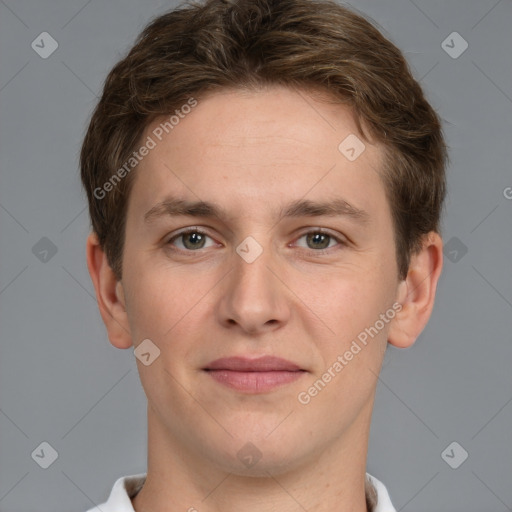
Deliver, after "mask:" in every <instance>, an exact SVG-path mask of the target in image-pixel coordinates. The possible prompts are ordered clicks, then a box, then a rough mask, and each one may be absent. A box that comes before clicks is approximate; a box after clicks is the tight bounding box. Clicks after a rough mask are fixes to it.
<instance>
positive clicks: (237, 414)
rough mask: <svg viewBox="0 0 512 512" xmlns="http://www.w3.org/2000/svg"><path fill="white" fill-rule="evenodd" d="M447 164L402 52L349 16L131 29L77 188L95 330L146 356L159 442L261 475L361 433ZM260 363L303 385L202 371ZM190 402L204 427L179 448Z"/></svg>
mask: <svg viewBox="0 0 512 512" xmlns="http://www.w3.org/2000/svg"><path fill="white" fill-rule="evenodd" d="M445 162H446V147H445V144H444V141H443V137H442V131H441V126H440V122H439V119H438V117H437V115H436V113H435V111H434V110H433V109H432V107H431V106H430V105H429V103H428V102H427V100H426V99H425V97H424V94H423V92H422V90H421V87H420V85H419V84H418V83H417V82H416V81H415V80H414V78H413V77H412V75H411V73H410V70H409V68H408V66H407V63H406V61H405V59H404V58H403V56H402V54H401V52H400V51H399V50H398V49H397V48H396V47H395V46H394V45H393V44H392V43H391V42H390V41H389V40H387V39H386V38H385V37H383V36H382V34H381V33H380V32H379V31H378V30H377V29H376V28H374V27H373V26H372V25H371V24H370V23H369V22H368V21H366V20H365V19H364V18H363V17H362V16H360V15H358V14H356V13H354V12H353V11H351V10H348V9H345V8H343V7H341V6H339V5H338V4H336V3H333V2H329V1H325V0H323V1H314V0H313V1H311V0H279V1H273V0H251V1H246V0H238V1H233V2H222V1H220V0H216V1H207V2H206V3H201V4H192V5H187V6H185V7H183V8H181V9H178V10H175V11H172V12H170V13H168V14H165V15H163V16H160V17H158V18H157V19H155V20H154V21H153V22H151V23H150V24H149V25H148V26H147V28H146V29H145V30H144V31H143V33H142V34H141V35H140V37H139V38H138V40H137V42H136V44H135V46H134V47H133V48H132V49H131V51H130V52H129V53H128V55H127V56H126V57H125V58H124V59H123V60H121V61H120V62H119V63H118V64H116V66H115V67H114V68H113V69H112V71H111V72H110V74H109V75H108V78H107V80H106V82H105V86H104V90H103V94H102V97H101V99H100V101H99V103H98V106H97V107H96V109H95V111H94V113H93V116H92V119H91V122H90V125H89V129H88V131H87V134H86V136H85V140H84V143H83V147H82V152H81V173H82V174H81V175H82V181H83V184H84V187H85V190H86V192H87V196H88V201H89V212H90V217H91V222H92V231H93V233H92V234H91V236H90V238H89V241H88V264H89V270H90V272H91V276H92V278H93V281H94V284H95V288H96V292H97V297H98V303H99V306H100V310H101V313H102V316H103V319H104V321H105V324H106V325H107V330H108V333H109V338H110V341H111V342H112V343H113V344H114V345H115V346H117V347H119V348H129V347H131V346H135V347H137V346H138V345H139V344H140V343H141V342H142V341H143V340H145V339H150V340H151V343H152V344H153V345H154V346H156V347H158V349H159V351H160V357H158V358H157V359H155V361H154V362H153V363H152V364H151V365H149V366H147V367H146V366H145V365H143V364H142V363H141V362H140V361H139V362H138V364H139V368H140V373H141V380H142V383H143V386H144V388H145V391H146V394H147V396H148V400H149V403H150V407H152V409H153V414H154V416H155V417H158V418H159V421H160V424H161V425H165V429H167V431H168V432H172V434H173V436H174V438H175V439H180V442H181V445H182V446H190V447H192V446H199V448H198V451H197V453H198V454H199V453H202V454H203V455H205V456H206V457H207V458H210V459H211V461H217V462H216V463H218V464H220V465H223V466H224V467H225V468H226V469H229V470H230V471H233V467H234V465H236V464H239V463H238V462H237V461H236V457H234V455H233V453H231V452H230V449H229V446H230V445H231V444H233V437H234V438H237V443H238V445H239V446H240V445H243V444H244V442H245V441H248V440H251V439H252V440H254V441H255V443H254V444H256V445H257V446H258V447H259V448H260V449H261V450H262V451H263V453H266V454H267V458H266V460H267V461H268V464H271V465H272V466H268V467H273V468H274V469H275V468H276V467H277V466H276V464H277V465H278V464H282V465H283V467H284V463H283V462H282V461H283V460H285V459H286V460H287V461H290V464H291V463H295V464H299V463H300V462H301V461H302V462H304V461H306V460H307V459H308V457H311V456H312V453H318V451H319V450H321V449H322V447H323V448H326V447H327V446H328V445H329V442H331V443H332V442H334V440H335V439H337V438H338V437H339V436H340V433H342V432H347V431H349V430H350V428H351V427H352V426H353V425H354V424H355V423H356V421H363V419H362V418H364V421H366V423H365V424H366V425H367V423H368V422H369V417H370V411H371V404H372V398H373V393H374V391H375V385H376V375H377V374H378V372H379V369H380V364H381V362H382V356H383V352H384V350H385V348H386V345H387V343H388V342H390V343H392V344H394V345H396V346H398V347H408V346H410V345H412V343H414V341H415V339H416V338H417V336H418V335H419V333H420V332H421V330H422V329H423V327H424V326H425V324H426V322H427V321H428V318H429V316H430V314H431V310H432V307H433V300H434V295H435V289H436V283H437V280H438V277H439V274H440V272H441V266H442V252H441V245H442V244H441V239H440V236H439V231H440V216H441V210H442V203H443V199H444V195H445V172H444V169H445ZM191 203H194V204H191ZM194 226H197V230H196V232H195V233H194V234H189V235H187V236H184V235H183V232H184V231H185V230H184V228H185V227H186V228H187V229H188V230H189V231H190V230H191V229H190V228H191V227H194ZM197 231H199V233H197ZM244 253H245V254H244ZM249 254H250V257H245V258H244V256H246V255H249ZM363 333H366V338H365V336H364V334H363ZM363 339H364V341H363ZM355 340H359V343H357V342H356V344H355V345H354V344H353V342H354V341H355ZM356 346H357V347H359V350H357V348H355V347H356ZM347 351H348V352H350V351H351V353H352V356H349V355H348V354H347ZM262 354H265V355H268V354H273V355H276V356H279V357H282V358H285V359H288V360H291V361H293V362H295V363H297V365H298V366H300V368H301V370H302V372H303V374H302V375H301V377H300V378H299V380H298V381H296V382H294V383H291V384H288V385H284V386H281V387H278V388H277V389H276V390H274V391H272V392H269V393H261V394H244V393H240V392H235V391H228V388H226V387H225V386H224V387H223V385H222V384H217V383H216V384H215V385H213V386H211V381H210V379H211V376H210V373H209V369H208V364H209V363H210V362H211V361H213V360H214V359H218V358H221V357H226V356H247V357H255V356H257V355H262ZM343 354H347V357H346V358H343V357H342V359H343V361H345V362H343V363H342V362H341V360H340V359H338V356H343ZM356 354H357V355H356ZM336 362H338V365H336ZM340 365H341V366H342V368H341V369H340ZM324 376H325V378H324ZM319 380H320V381H321V382H319ZM299 382H300V383H299ZM315 383H316V384H315ZM217 386H220V387H217ZM312 388H315V389H316V392H315V391H314V390H313V389H312ZM185 390H186V391H185ZM308 390H309V391H308ZM188 393H189V394H191V395H192V396H194V397H195V398H196V399H197V400H199V401H200V402H201V403H203V404H211V405H212V407H213V410H215V411H216V412H217V416H218V418H219V421H218V422H213V421H211V418H210V420H208V419H207V421H206V422H203V423H199V422H198V423H196V426H195V427H193V428H191V425H192V424H193V423H194V421H195V420H198V419H199V417H200V416H201V415H202V414H204V411H201V409H200V408H198V407H197V404H196V403H195V402H194V401H193V400H191V399H190V396H188ZM301 393H302V394H301ZM300 397H302V398H300ZM308 397H309V398H308ZM313 398H314V399H313ZM290 400H292V401H293V407H297V410H298V411H299V414H296V415H295V419H294V418H291V419H290V420H287V423H286V425H284V428H281V429H280V430H279V431H278V432H276V434H275V435H272V436H271V437H267V434H268V432H270V431H271V430H272V428H274V427H275V425H277V424H278V423H279V422H280V421H281V420H282V417H284V415H285V414H283V413H285V412H287V411H285V409H287V408H288V406H287V405H286V404H288V405H289V406H290V407H289V408H290V409H291V408H292V404H291V403H290V402H289V401H290ZM340 403H343V407H340V408H339V410H337V411H336V412H335V413H334V414H333V415H332V416H333V418H332V421H326V422H325V424H322V425H320V426H318V428H317V429H315V428H314V426H315V425H318V421H317V418H318V417H321V416H320V415H322V414H323V415H324V417H327V418H328V415H329V414H330V412H329V411H332V408H333V406H335V404H340ZM276 406H278V407H277V408H276ZM308 422H309V423H308ZM219 425H221V426H219ZM304 425H309V427H307V428H309V430H310V431H309V432H307V431H305V429H304ZM313 430H314V432H313V433H311V431H313ZM279 432H281V434H280V433H279ZM230 436H231V440H230ZM301 436H302V437H301ZM306 438H307V439H308V442H306V443H304V440H305V439H306ZM199 439H202V440H203V441H202V442H199V444H198V440H199ZM297 442H299V443H300V442H302V444H301V445H300V446H304V448H301V449H298V450H297V449H296V448H295V449H292V447H293V446H296V445H297ZM308 443H309V444H308ZM308 446H313V448H308ZM315 450H316V452H315ZM292 452H293V454H294V455H293V456H292V455H291V453H292ZM219 453H224V454H225V459H222V457H221V458H219ZM219 461H220V462H219ZM279 461H281V462H279ZM260 467H261V466H260ZM238 469H239V470H240V471H241V470H242V469H244V468H242V469H240V467H239V468H238Z"/></svg>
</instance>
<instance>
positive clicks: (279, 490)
mask: <svg viewBox="0 0 512 512" xmlns="http://www.w3.org/2000/svg"><path fill="white" fill-rule="evenodd" d="M371 407H372V404H369V407H368V408H367V409H365V410H364V411H361V414H360V415H359V416H358V418H357V419H356V420H355V421H354V423H353V424H352V425H351V426H349V427H348V428H347V430H346V431H345V432H344V433H343V436H341V437H340V438H339V439H338V440H337V442H336V444H335V446H333V444H332V443H331V444H329V445H328V446H326V447H325V449H324V451H323V452H321V453H320V454H316V455H315V458H314V459H312V460H307V461H303V462H302V463H301V464H299V465H296V466H294V468H293V469H288V470H286V469H285V470H283V468H282V467H279V468H277V467H276V468H273V470H270V469H269V470H265V474H264V475H259V476H246V475H239V474H235V473H230V472H229V471H226V470H225V469H224V470H223V469H222V468H220V467H219V465H217V464H215V461H211V460H207V459H206V458H205V457H204V455H203V454H201V453H195V452H194V451H193V450H187V446H186V443H183V442H182V441H180V442H179V441H178V440H177V439H175V438H173V437H170V436H169V432H168V431H167V430H166V429H165V428H164V426H163V425H162V423H161V422H160V421H159V420H158V417H157V415H156V414H155V413H154V412H153V411H152V409H151V408H150V407H148V472H147V478H146V481H145V483H144V486H143V488H142V489H141V491H140V492H139V493H138V494H137V496H136V497H135V498H133V500H132V504H133V508H134V510H135V511H136V512H148V511H152V512H175V511H176V510H183V511H188V512H221V511H222V512H235V511H239V510H244V512H271V511H274V510H279V511H280V512H292V511H293V512H296V511H297V510H308V511H309V512H327V511H329V512H332V511H333V510H336V511H351V512H367V510H368V508H367V500H368V503H372V501H374V500H375V497H374V496H373V494H374V493H373V492H372V489H371V487H370V486H369V485H368V483H367V482H366V469H365V468H366V456H367V447H368V436H369V425H370V420H371ZM372 496H373V500H372ZM262 497H264V500H263V499H262ZM370 509H371V505H370Z"/></svg>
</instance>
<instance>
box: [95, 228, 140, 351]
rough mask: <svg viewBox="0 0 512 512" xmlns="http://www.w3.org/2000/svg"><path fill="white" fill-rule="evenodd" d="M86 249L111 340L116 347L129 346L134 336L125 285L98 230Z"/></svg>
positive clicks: (101, 312) (97, 297) (98, 299)
mask: <svg viewBox="0 0 512 512" xmlns="http://www.w3.org/2000/svg"><path fill="white" fill-rule="evenodd" d="M86 252H87V268H88V269H89V274H90V275H91V279H92V282H93V284H94V289H95V290H96V301H97V302H98V307H99V310H100V314H101V318H103V322H104V324H105V327H106V328H107V333H108V338H109V340H110V343H112V345H113V346H114V347H116V348H123V349H126V348H130V347H131V346H132V338H131V335H130V325H129V322H128V316H127V314H126V302H125V296H124V290H123V284H122V282H121V281H117V279H116V277H115V275H114V272H113V271H112V268H111V267H110V264H109V263H108V260H107V256H106V255H105V253H104V252H103V249H102V248H101V247H100V244H99V242H98V237H97V235H96V234H95V233H90V234H89V236H88V237H87V249H86Z"/></svg>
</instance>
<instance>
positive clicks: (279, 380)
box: [207, 370, 305, 393]
mask: <svg viewBox="0 0 512 512" xmlns="http://www.w3.org/2000/svg"><path fill="white" fill-rule="evenodd" d="M207 373H208V374H210V376H211V377H212V378H213V379H215V380H216V381H217V382H220V383H221V384H224V385H225V386H228V387H230V388H233V389H236V390H238V391H245V392H248V393H264V392H266V391H271V390H272V389H274V388H277V387H279V386H282V385H284V384H289V383H290V382H294V381H296V380H297V379H300V377H302V375H303V374H304V373H305V372H304V371H293V372H291V371H270V372H239V371H233V370H208V371H207Z"/></svg>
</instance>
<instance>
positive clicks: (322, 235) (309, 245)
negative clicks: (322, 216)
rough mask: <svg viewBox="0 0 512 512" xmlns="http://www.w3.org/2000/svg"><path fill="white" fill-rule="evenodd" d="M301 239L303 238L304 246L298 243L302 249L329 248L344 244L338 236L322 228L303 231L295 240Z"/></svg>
mask: <svg viewBox="0 0 512 512" xmlns="http://www.w3.org/2000/svg"><path fill="white" fill-rule="evenodd" d="M302 239H305V242H306V246H304V245H302V246H301V245H300V244H298V245H299V246H300V247H303V248H304V249H313V250H322V249H330V248H331V247H335V246H336V245H346V244H345V242H344V241H343V240H341V239H340V238H338V237H336V236H334V235H331V234H329V233H326V232H324V231H322V230H315V231H309V232H308V233H305V234H304V235H302V236H301V237H299V238H298V239H297V242H298V241H299V240H302Z"/></svg>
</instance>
